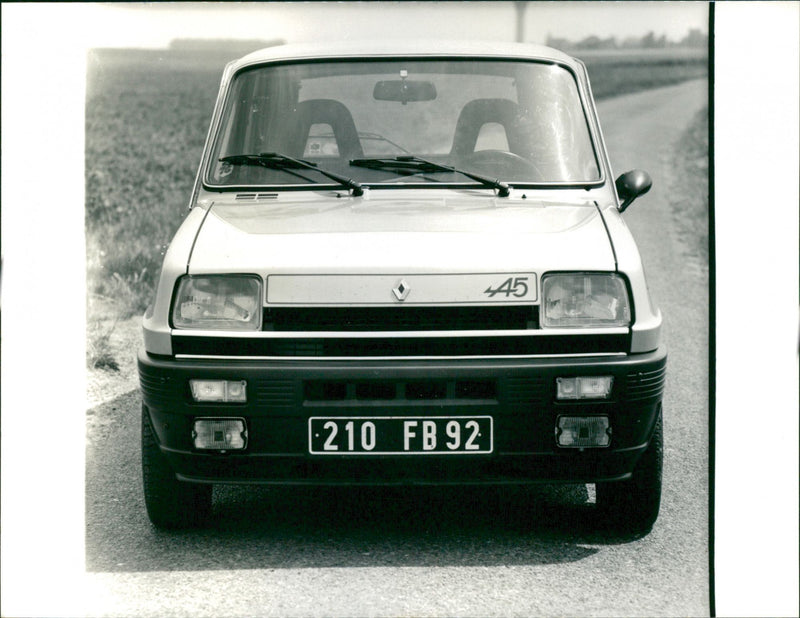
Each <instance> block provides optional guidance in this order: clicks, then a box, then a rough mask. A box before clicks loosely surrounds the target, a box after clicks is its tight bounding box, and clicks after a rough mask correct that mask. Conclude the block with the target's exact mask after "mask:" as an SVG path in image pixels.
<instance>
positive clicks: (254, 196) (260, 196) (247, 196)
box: [236, 193, 278, 202]
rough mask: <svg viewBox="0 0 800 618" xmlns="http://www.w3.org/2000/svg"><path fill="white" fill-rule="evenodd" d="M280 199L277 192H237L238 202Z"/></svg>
mask: <svg viewBox="0 0 800 618" xmlns="http://www.w3.org/2000/svg"><path fill="white" fill-rule="evenodd" d="M276 199H278V194H277V193H237V194H236V201H237V202H255V201H258V200H276Z"/></svg>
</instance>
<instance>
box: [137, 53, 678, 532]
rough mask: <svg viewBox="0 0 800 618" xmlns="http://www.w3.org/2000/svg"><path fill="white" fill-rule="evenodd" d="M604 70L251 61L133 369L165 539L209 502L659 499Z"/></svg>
mask: <svg viewBox="0 0 800 618" xmlns="http://www.w3.org/2000/svg"><path fill="white" fill-rule="evenodd" d="M650 185H651V180H650V178H649V176H648V175H647V174H646V173H645V172H642V171H638V170H634V171H631V172H627V173H625V174H622V175H621V176H620V177H619V178H618V179H617V180H616V182H615V181H614V179H613V176H612V171H611V167H610V165H609V160H608V155H607V153H606V150H605V147H604V144H603V138H602V134H601V131H600V127H599V124H598V119H597V114H596V111H595V106H594V102H593V100H592V95H591V90H590V87H589V81H588V78H587V74H586V70H585V67H584V66H583V64H582V63H581V62H580V61H578V60H575V59H573V58H571V57H569V56H566V55H564V54H562V53H560V52H558V51H556V50H553V49H549V48H546V47H538V46H531V45H512V44H508V45H505V44H479V43H464V44H456V43H453V44H448V45H444V44H442V43H435V44H425V43H420V42H415V43H413V44H403V43H399V42H387V43H385V44H380V45H375V44H352V43H349V44H342V45H331V44H325V45H324V46H281V47H272V48H269V49H265V50H263V51H260V52H256V53H253V54H250V55H248V56H246V57H244V58H242V59H240V60H238V61H236V62H233V63H231V64H229V65H228V66H227V67H226V69H225V71H224V75H223V78H222V84H221V87H220V91H219V96H218V99H217V103H216V107H215V109H214V114H213V119H212V122H211V127H210V130H209V133H208V137H207V141H206V146H205V151H204V153H203V157H202V161H201V164H200V168H199V171H198V174H197V179H196V182H195V186H194V190H193V192H192V195H191V203H190V207H191V210H190V212H189V213H188V215H187V217H186V219H185V221H184V222H183V224H182V226H181V227H180V229H179V230H178V232H177V234H176V235H175V238H174V239H173V241H172V243H171V245H170V248H169V250H168V252H167V254H166V256H165V258H164V265H163V269H162V272H161V277H160V280H159V283H158V288H157V292H156V296H155V299H154V302H153V304H152V305H151V307H150V308H149V309H148V311H147V312H146V314H145V316H144V341H145V346H144V350H143V351H142V352H141V353H140V355H139V359H138V360H139V372H140V379H141V388H142V399H143V409H142V456H143V471H144V493H145V498H146V505H147V511H148V514H149V516H150V519H151V520H152V522H153V523H154V524H155V525H157V526H161V527H181V526H191V525H197V524H199V523H201V522H203V521H204V520H205V519H206V518H207V517H208V515H209V513H210V512H211V506H212V504H211V495H212V494H211V488H212V485H213V484H215V483H241V484H278V485H331V484H340V485H363V484H368V485H397V484H409V485H416V484H443V485H452V484H468V485H475V484H486V485H503V484H528V483H542V482H545V483H553V482H564V483H595V484H596V501H597V505H596V508H597V511H598V514H599V515H602V516H603V517H605V518H606V521H607V522H608V525H609V526H616V525H618V524H621V525H622V527H624V528H626V529H627V530H629V531H632V532H636V533H641V532H646V531H648V530H649V529H650V528H651V527H652V525H653V523H654V521H655V520H656V518H657V515H658V510H659V504H660V496H661V465H662V443H663V437H662V420H661V419H662V410H661V404H662V397H663V389H664V381H665V374H666V356H667V355H666V350H665V348H664V346H663V344H662V342H661V337H660V333H661V314H660V312H659V310H658V309H657V307H656V306H655V305H654V303H653V300H652V298H651V297H650V295H649V293H648V289H647V285H646V282H645V277H644V273H643V271H642V264H641V260H640V257H639V253H638V251H637V248H636V244H635V242H634V239H633V238H632V236H631V234H630V232H629V230H628V228H627V226H626V225H625V223H624V222H623V220H622V216H621V213H622V211H623V210H624V209H625V208H626V207H627V206H628V205H629V204H630V203H631V201H633V200H634V199H635V198H636V197H637V196H639V195H641V194H643V193H645V192H647V190H648V189H649V188H650Z"/></svg>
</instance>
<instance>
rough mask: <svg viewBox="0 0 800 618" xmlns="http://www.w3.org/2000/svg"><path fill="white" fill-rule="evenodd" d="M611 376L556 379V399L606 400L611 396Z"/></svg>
mask: <svg viewBox="0 0 800 618" xmlns="http://www.w3.org/2000/svg"><path fill="white" fill-rule="evenodd" d="M613 383H614V378H613V377H612V376H594V377H587V376H582V377H577V378H556V397H557V398H558V399H607V398H608V396H609V395H610V394H611V385H612V384H613Z"/></svg>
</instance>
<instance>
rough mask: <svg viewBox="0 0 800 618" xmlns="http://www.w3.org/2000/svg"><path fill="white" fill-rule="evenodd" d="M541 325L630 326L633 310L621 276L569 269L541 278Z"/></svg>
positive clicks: (556, 326)
mask: <svg viewBox="0 0 800 618" xmlns="http://www.w3.org/2000/svg"><path fill="white" fill-rule="evenodd" d="M542 297H543V300H542V303H543V305H542V306H543V311H542V327H544V328H571V327H572V328H574V327H583V328H591V327H595V326H628V325H629V324H630V323H631V310H630V304H629V302H628V291H627V288H626V287H625V282H624V281H623V279H622V278H621V277H618V276H617V275H612V274H589V273H570V274H558V275H545V277H544V278H543V279H542Z"/></svg>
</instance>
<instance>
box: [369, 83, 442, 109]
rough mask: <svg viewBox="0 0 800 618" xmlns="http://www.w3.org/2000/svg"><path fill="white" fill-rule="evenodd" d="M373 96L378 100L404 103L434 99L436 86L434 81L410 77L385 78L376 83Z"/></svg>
mask: <svg viewBox="0 0 800 618" xmlns="http://www.w3.org/2000/svg"><path fill="white" fill-rule="evenodd" d="M372 97H373V98H374V99H375V100H376V101H397V102H398V103H402V104H403V105H405V104H406V103H408V102H417V101H433V100H434V99H435V98H436V86H434V85H433V83H432V82H422V81H414V80H409V79H394V80H385V81H380V82H378V83H377V84H375V88H374V89H373V91H372Z"/></svg>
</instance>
